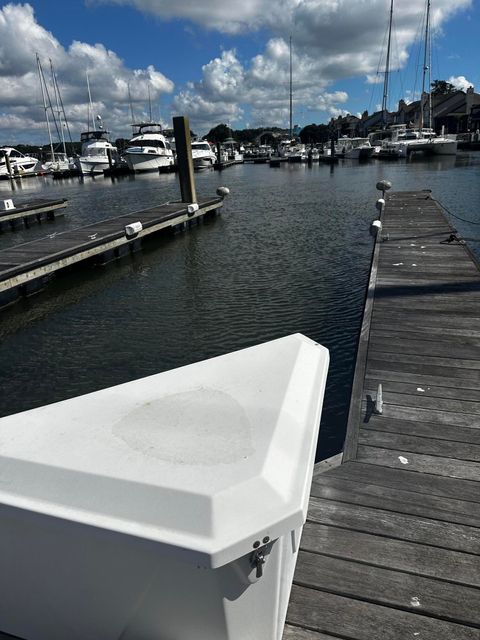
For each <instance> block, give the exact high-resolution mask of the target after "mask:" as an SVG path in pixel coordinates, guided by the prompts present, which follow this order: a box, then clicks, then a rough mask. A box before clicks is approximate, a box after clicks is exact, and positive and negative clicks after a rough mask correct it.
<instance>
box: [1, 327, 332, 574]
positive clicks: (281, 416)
mask: <svg viewBox="0 0 480 640" xmlns="http://www.w3.org/2000/svg"><path fill="white" fill-rule="evenodd" d="M328 361H329V356H328V351H327V349H325V348H324V347H322V346H320V345H318V344H316V343H315V342H313V341H312V340H310V339H308V338H306V337H304V336H302V335H300V334H295V335H291V336H287V337H285V338H280V339H278V340H274V341H271V342H268V343H265V344H262V345H259V346H255V347H251V348H248V349H244V350H242V351H237V352H234V353H230V354H227V355H224V356H220V357H217V358H213V359H210V360H205V361H203V362H199V363H196V364H193V365H189V366H186V367H181V368H179V369H174V370H172V371H167V372H165V373H160V374H157V375H153V376H150V377H147V378H143V379H140V380H135V381H133V382H129V383H126V384H121V385H118V386H116V387H111V388H109V389H104V390H102V391H97V392H95V393H90V394H88V395H84V396H80V397H77V398H73V399H70V400H65V401H63V402H58V403H56V404H52V405H48V406H45V407H41V408H38V409H33V410H30V411H25V412H23V413H19V414H16V415H12V416H8V417H5V418H2V419H0V503H1V504H5V505H10V506H14V507H18V508H21V509H23V510H27V511H30V512H34V513H41V514H45V515H48V516H53V517H56V518H62V519H66V520H69V521H73V522H78V523H82V524H86V525H89V526H93V527H100V528H102V529H106V530H110V531H115V532H119V533H122V534H127V535H130V536H135V537H138V538H143V539H147V540H153V541H155V542H156V543H158V544H159V546H161V547H162V548H163V551H164V552H165V553H169V554H170V553H174V554H178V555H181V556H183V557H184V558H185V559H187V560H189V561H191V562H196V563H197V564H199V565H201V566H208V567H213V568H215V567H219V566H222V565H224V564H226V563H228V562H230V561H232V560H235V559H236V558H239V557H241V556H243V555H245V554H247V553H249V552H250V551H251V550H252V547H253V543H254V542H255V541H257V540H260V541H261V540H263V538H264V537H266V536H268V537H269V538H270V539H271V540H274V539H276V538H277V537H279V536H281V535H284V534H286V533H288V532H289V531H291V530H292V529H295V528H297V527H299V526H301V525H302V524H303V523H304V521H305V518H306V512H307V506H308V498H309V491H310V482H311V474H312V468H313V463H314V455H315V449H316V443H317V436H318V428H319V422H320V415H321V408H322V402H323V394H324V388H325V381H326V376H327V370H328Z"/></svg>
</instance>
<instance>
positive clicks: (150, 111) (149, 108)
mask: <svg viewBox="0 0 480 640" xmlns="http://www.w3.org/2000/svg"><path fill="white" fill-rule="evenodd" d="M147 89H148V112H149V114H150V122H152V98H151V96H150V85H149V84H148V85H147Z"/></svg>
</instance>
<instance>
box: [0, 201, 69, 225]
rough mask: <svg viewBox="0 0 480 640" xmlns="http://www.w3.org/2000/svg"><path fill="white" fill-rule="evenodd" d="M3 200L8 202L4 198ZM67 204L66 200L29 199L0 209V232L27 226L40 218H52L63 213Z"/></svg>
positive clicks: (39, 220)
mask: <svg viewBox="0 0 480 640" xmlns="http://www.w3.org/2000/svg"><path fill="white" fill-rule="evenodd" d="M5 202H9V201H8V200H6V201H5ZM66 206H67V200H66V199H65V198H62V199H60V200H45V199H43V200H42V199H38V200H31V201H30V202H22V203H21V204H19V205H16V206H15V207H14V208H10V209H0V233H1V232H2V231H7V230H14V229H18V228H19V227H21V226H23V225H25V226H26V227H29V226H30V225H31V224H32V223H35V222H42V220H53V219H54V218H55V215H59V214H61V215H63V211H62V209H65V207H66Z"/></svg>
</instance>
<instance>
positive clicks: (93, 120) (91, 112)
mask: <svg viewBox="0 0 480 640" xmlns="http://www.w3.org/2000/svg"><path fill="white" fill-rule="evenodd" d="M86 75H87V89H88V113H89V115H90V116H91V118H92V131H96V130H97V127H96V126H95V118H94V117H93V106H92V94H91V93H90V82H89V80H88V71H87V72H86ZM88 127H89V124H88V122H87V129H88Z"/></svg>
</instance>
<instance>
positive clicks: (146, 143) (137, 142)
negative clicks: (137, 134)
mask: <svg viewBox="0 0 480 640" xmlns="http://www.w3.org/2000/svg"><path fill="white" fill-rule="evenodd" d="M142 147H158V148H159V149H169V148H170V145H169V144H168V142H163V140H158V139H157V138H148V137H146V136H144V137H142V138H133V140H130V144H129V147H128V148H129V149H133V148H135V149H138V148H142Z"/></svg>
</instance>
